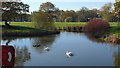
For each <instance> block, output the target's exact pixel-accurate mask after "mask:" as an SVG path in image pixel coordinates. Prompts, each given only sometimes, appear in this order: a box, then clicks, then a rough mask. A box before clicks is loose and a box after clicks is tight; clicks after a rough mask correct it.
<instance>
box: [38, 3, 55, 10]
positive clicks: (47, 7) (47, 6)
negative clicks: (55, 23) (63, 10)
mask: <svg viewBox="0 0 120 68" xmlns="http://www.w3.org/2000/svg"><path fill="white" fill-rule="evenodd" d="M40 10H41V11H43V12H52V11H54V10H55V6H54V4H52V3H51V2H46V3H42V4H41V5H40Z"/></svg>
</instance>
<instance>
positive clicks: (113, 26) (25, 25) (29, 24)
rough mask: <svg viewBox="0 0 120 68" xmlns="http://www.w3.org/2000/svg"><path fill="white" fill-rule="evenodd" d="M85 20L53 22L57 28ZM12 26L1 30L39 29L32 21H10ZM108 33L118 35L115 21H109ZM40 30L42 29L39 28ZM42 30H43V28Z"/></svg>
mask: <svg viewBox="0 0 120 68" xmlns="http://www.w3.org/2000/svg"><path fill="white" fill-rule="evenodd" d="M85 24H86V22H55V26H56V27H57V28H59V27H60V28H63V27H68V26H84V25H85ZM0 25H4V22H0ZM10 25H12V26H14V27H16V29H8V28H2V29H3V30H8V31H9V30H12V31H23V32H24V31H25V32H26V31H31V30H40V29H36V28H35V27H34V24H33V23H32V22H11V24H10ZM110 27H111V28H110V30H109V34H110V35H116V36H120V26H118V23H117V22H110ZM41 31H42V30H41ZM43 31H44V30H43Z"/></svg>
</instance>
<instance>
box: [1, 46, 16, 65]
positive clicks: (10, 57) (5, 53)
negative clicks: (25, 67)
mask: <svg viewBox="0 0 120 68" xmlns="http://www.w3.org/2000/svg"><path fill="white" fill-rule="evenodd" d="M14 60H15V49H14V47H13V46H2V66H14Z"/></svg>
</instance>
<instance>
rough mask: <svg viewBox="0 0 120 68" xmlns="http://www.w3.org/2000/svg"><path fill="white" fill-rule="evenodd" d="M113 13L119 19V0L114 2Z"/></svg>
mask: <svg viewBox="0 0 120 68" xmlns="http://www.w3.org/2000/svg"><path fill="white" fill-rule="evenodd" d="M114 14H115V16H116V17H118V19H119V21H120V1H119V2H116V3H114Z"/></svg>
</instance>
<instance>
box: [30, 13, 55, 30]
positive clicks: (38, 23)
mask: <svg viewBox="0 0 120 68" xmlns="http://www.w3.org/2000/svg"><path fill="white" fill-rule="evenodd" d="M32 22H33V23H34V25H35V27H36V28H42V29H50V28H52V27H53V25H54V22H53V18H52V15H50V14H48V13H46V12H43V11H39V12H35V13H33V14H32Z"/></svg>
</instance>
